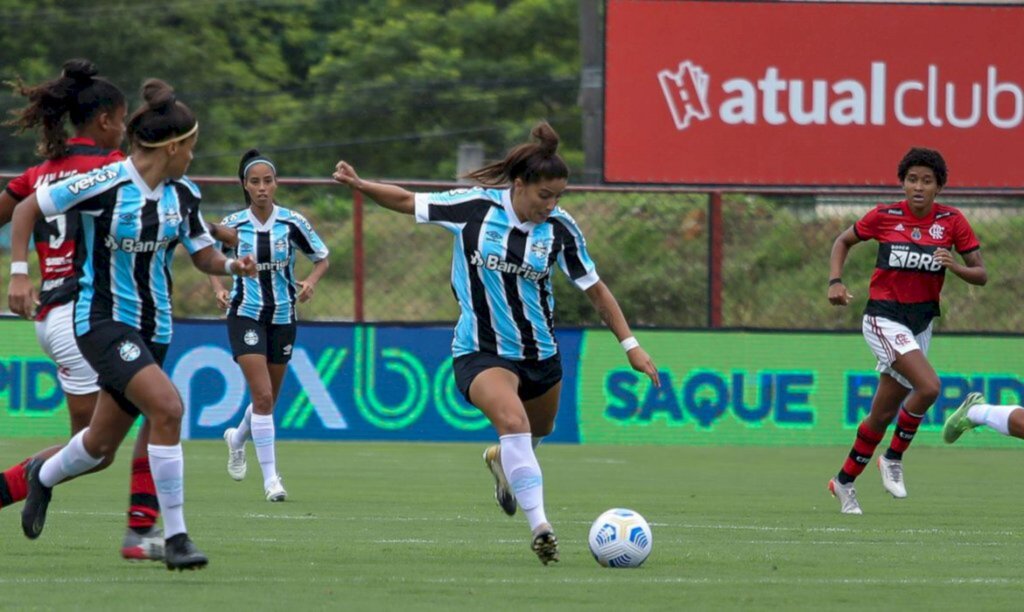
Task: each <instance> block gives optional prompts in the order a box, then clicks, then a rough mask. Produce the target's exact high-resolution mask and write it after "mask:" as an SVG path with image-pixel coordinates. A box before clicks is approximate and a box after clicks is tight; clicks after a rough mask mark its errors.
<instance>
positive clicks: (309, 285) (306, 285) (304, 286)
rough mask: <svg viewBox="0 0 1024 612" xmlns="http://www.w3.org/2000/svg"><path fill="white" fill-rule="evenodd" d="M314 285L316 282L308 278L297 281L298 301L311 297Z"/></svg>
mask: <svg viewBox="0 0 1024 612" xmlns="http://www.w3.org/2000/svg"><path fill="white" fill-rule="evenodd" d="M314 287H316V283H314V282H310V281H308V280H304V281H299V295H298V298H299V301H300V302H308V301H309V300H310V298H312V297H313V288H314Z"/></svg>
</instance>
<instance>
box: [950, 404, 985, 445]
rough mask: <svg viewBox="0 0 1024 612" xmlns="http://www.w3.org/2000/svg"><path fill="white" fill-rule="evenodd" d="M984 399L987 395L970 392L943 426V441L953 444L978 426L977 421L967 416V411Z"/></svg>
mask: <svg viewBox="0 0 1024 612" xmlns="http://www.w3.org/2000/svg"><path fill="white" fill-rule="evenodd" d="M984 401H985V397H984V396H982V394H980V393H968V394H967V397H965V398H964V401H963V403H961V404H960V406H959V407H958V408H957V409H956V411H954V412H953V414H951V415H949V418H948V419H946V424H945V425H943V426H942V441H943V442H945V443H946V444H952V443H954V442H956V441H957V440H959V439H960V436H961V435H962V434H963V433H964V432H965V431H967V430H968V429H974V428H975V427H977V426H978V424H977V423H974V422H972V421H971V420H970V419H968V418H967V413H968V412H970V410H971V407H973V406H975V405H977V404H981V403H983V402H984Z"/></svg>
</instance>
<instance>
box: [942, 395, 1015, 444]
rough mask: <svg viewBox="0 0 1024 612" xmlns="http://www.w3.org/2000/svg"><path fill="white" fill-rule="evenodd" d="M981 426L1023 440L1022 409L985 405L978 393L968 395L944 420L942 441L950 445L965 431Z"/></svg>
mask: <svg viewBox="0 0 1024 612" xmlns="http://www.w3.org/2000/svg"><path fill="white" fill-rule="evenodd" d="M981 425H988V426H989V427H991V428H992V429H994V430H996V431H998V432H999V433H1001V434H1003V435H1004V436H1013V437H1015V438H1024V408H1022V407H1021V406H1017V405H1012V404H1010V405H1000V404H987V403H985V398H984V396H982V395H981V394H980V393H968V394H967V397H966V398H964V401H963V403H961V404H960V406H959V407H958V408H957V409H956V411H955V412H953V414H951V415H950V416H949V418H947V419H946V423H945V425H944V426H943V427H942V439H943V440H944V441H945V442H946V443H947V444H952V443H953V442H956V441H957V439H959V438H960V436H961V435H962V434H963V433H964V432H965V431H967V430H969V429H974V428H975V427H979V426H981Z"/></svg>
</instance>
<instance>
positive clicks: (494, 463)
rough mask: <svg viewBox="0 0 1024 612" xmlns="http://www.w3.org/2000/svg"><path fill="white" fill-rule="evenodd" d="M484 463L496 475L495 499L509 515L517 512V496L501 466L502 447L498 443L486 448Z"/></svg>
mask: <svg viewBox="0 0 1024 612" xmlns="http://www.w3.org/2000/svg"><path fill="white" fill-rule="evenodd" d="M484 463H485V464H486V465H487V469H488V470H490V472H491V475H492V476H494V500H495V501H496V502H498V505H499V506H500V507H501V509H502V511H504V512H505V514H507V515H509V516H514V515H515V513H516V496H515V495H513V494H512V489H510V488H509V486H508V481H507V480H505V470H503V469H502V468H501V447H500V446H498V445H497V444H495V445H493V446H488V447H487V448H486V449H485V450H484Z"/></svg>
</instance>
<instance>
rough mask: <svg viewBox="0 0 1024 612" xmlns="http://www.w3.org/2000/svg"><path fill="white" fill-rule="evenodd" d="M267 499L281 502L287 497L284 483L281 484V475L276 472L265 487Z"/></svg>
mask: <svg viewBox="0 0 1024 612" xmlns="http://www.w3.org/2000/svg"><path fill="white" fill-rule="evenodd" d="M266 493H267V501H269V502H282V501H284V500H286V499H288V491H285V490H284V485H283V484H281V475H280V474H278V475H277V476H274V477H273V478H271V479H270V483H269V484H268V485H267V489H266Z"/></svg>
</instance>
